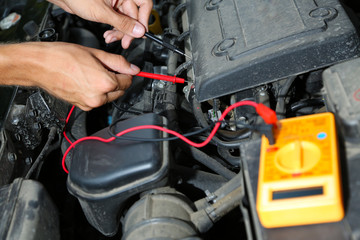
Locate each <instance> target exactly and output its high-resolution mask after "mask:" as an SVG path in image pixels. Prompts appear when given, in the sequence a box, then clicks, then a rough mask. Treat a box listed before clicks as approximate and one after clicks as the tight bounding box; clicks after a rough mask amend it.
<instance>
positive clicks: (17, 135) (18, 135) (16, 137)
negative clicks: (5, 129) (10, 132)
mask: <svg viewBox="0 0 360 240" xmlns="http://www.w3.org/2000/svg"><path fill="white" fill-rule="evenodd" d="M14 136H15V139H16V140H17V141H20V140H21V136H20V134H18V133H15V135H14Z"/></svg>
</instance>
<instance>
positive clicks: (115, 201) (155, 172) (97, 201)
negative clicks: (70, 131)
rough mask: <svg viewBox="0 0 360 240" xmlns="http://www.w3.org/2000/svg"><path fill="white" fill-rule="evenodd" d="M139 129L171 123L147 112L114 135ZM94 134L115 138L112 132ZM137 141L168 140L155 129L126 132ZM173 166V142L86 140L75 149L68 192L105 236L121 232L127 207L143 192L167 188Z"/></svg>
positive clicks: (118, 126)
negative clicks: (138, 139) (140, 139)
mask: <svg viewBox="0 0 360 240" xmlns="http://www.w3.org/2000/svg"><path fill="white" fill-rule="evenodd" d="M140 125H161V126H163V125H166V121H165V119H164V118H163V117H161V116H159V115H156V114H145V115H141V116H138V117H134V118H132V119H128V120H125V121H122V122H119V123H117V124H116V125H115V127H114V130H115V132H120V131H122V130H125V129H128V128H131V127H135V126H140ZM94 135H95V136H98V137H102V138H109V137H111V136H110V135H109V133H108V128H106V129H103V130H101V131H99V132H97V133H96V134H94ZM126 136H127V137H135V138H163V137H165V136H166V135H165V133H163V132H159V131H156V130H153V129H147V130H141V131H135V132H131V133H129V134H126ZM168 165H169V149H168V142H166V141H164V142H141V141H128V140H119V139H117V140H115V141H113V142H110V143H103V142H99V141H84V142H81V143H79V145H77V146H76V147H75V149H74V153H73V156H72V159H71V166H70V170H69V177H68V182H67V183H68V184H67V185H68V190H69V191H70V193H71V194H73V195H74V196H75V197H77V198H78V199H79V202H80V204H81V206H82V209H83V211H84V213H85V216H86V218H87V220H88V221H89V223H90V224H91V225H92V226H93V227H95V228H96V229H97V230H98V231H100V232H101V233H103V234H104V235H106V236H112V235H114V234H116V232H117V230H118V226H119V216H120V215H121V214H120V213H121V210H122V208H123V205H124V203H125V202H126V200H128V199H129V198H130V197H132V196H134V195H136V194H138V193H141V192H143V191H146V190H149V189H152V188H156V187H161V186H164V185H165V183H166V181H167V178H166V176H167V172H168Z"/></svg>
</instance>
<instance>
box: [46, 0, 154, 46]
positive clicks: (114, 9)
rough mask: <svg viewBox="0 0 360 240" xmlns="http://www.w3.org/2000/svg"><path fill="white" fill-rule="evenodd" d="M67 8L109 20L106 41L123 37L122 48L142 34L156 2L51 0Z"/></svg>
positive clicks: (95, 19)
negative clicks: (109, 28)
mask: <svg viewBox="0 0 360 240" xmlns="http://www.w3.org/2000/svg"><path fill="white" fill-rule="evenodd" d="M49 1H50V2H52V3H54V4H56V5H58V6H59V7H61V8H63V9H64V10H65V11H67V12H70V13H73V14H76V15H78V16H79V17H82V18H84V19H86V20H90V21H95V22H101V23H106V24H109V25H112V26H113V27H114V29H113V30H110V31H106V32H105V33H104V38H105V42H106V43H111V42H114V41H117V40H120V39H122V42H121V44H122V46H123V48H128V47H129V46H130V43H131V41H132V40H133V38H140V37H143V36H144V34H145V31H146V29H147V28H148V21H149V17H150V13H151V9H152V6H153V1H152V0H49Z"/></svg>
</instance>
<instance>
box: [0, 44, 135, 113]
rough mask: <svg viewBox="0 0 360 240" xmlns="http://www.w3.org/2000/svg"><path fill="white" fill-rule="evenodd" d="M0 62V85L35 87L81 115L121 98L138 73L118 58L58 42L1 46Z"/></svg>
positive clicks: (113, 55) (120, 57) (122, 59)
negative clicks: (81, 112)
mask: <svg viewBox="0 0 360 240" xmlns="http://www.w3.org/2000/svg"><path fill="white" fill-rule="evenodd" d="M0 59H1V60H2V61H0V67H1V68H0V70H1V71H2V73H3V75H2V76H1V79H0V84H13V85H25V86H38V87H41V88H43V89H44V90H46V91H47V92H49V93H50V94H52V95H54V96H56V97H59V98H61V99H63V100H65V101H67V102H69V103H71V104H74V105H76V106H78V107H79V108H81V109H82V110H85V111H88V110H91V109H92V108H95V107H99V106H101V105H103V104H105V103H107V102H111V101H113V100H115V99H117V98H118V97H120V96H121V95H123V94H124V90H126V89H127V88H128V87H129V86H130V85H131V79H132V76H131V75H136V74H137V73H139V71H140V70H139V68H138V67H136V66H134V65H132V64H130V63H128V62H127V61H126V60H125V59H124V58H123V57H122V56H120V55H115V54H110V53H106V52H104V51H100V50H96V49H92V48H87V47H83V46H79V45H74V44H69V43H60V42H56V43H44V42H42V43H24V44H10V45H4V46H1V47H0Z"/></svg>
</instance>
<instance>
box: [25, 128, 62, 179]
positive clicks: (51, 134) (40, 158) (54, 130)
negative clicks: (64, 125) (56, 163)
mask: <svg viewBox="0 0 360 240" xmlns="http://www.w3.org/2000/svg"><path fill="white" fill-rule="evenodd" d="M56 133H57V128H56V127H52V128H51V129H50V132H49V135H48V140H47V141H46V143H45V145H44V147H43V149H42V150H41V152H40V154H39V155H38V157H37V158H36V160H35V162H34V163H33V165H32V166H31V168H30V169H29V171H28V172H27V174H26V176H25V179H29V178H30V177H31V175H32V174H33V173H34V172H35V170H36V169H37V168H38V166H39V165H40V164H41V162H42V161H43V160H44V157H45V156H46V155H47V154H48V153H49V152H48V150H49V147H50V144H51V142H52V141H53V140H54V138H55V136H56Z"/></svg>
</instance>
